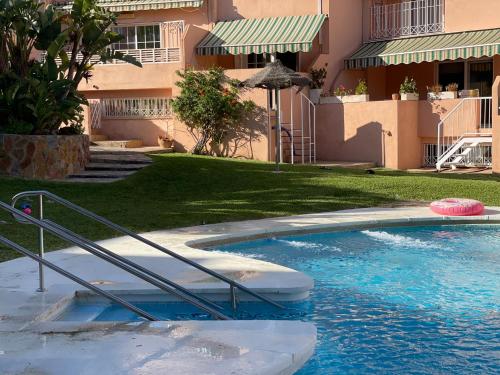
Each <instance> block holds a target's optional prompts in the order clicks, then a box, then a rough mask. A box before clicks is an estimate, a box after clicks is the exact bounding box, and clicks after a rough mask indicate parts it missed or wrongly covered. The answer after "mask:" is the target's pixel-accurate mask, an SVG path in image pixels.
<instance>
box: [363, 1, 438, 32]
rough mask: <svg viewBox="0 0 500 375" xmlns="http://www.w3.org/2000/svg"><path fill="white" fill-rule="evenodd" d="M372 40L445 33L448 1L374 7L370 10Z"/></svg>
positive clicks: (404, 2) (411, 2) (414, 2)
mask: <svg viewBox="0 0 500 375" xmlns="http://www.w3.org/2000/svg"><path fill="white" fill-rule="evenodd" d="M370 21H371V22H370V39H371V40H376V39H390V38H398V37H403V36H412V35H421V34H434V33H442V32H444V0H409V1H408V0H407V1H401V2H397V3H394V4H374V5H372V6H371V9H370Z"/></svg>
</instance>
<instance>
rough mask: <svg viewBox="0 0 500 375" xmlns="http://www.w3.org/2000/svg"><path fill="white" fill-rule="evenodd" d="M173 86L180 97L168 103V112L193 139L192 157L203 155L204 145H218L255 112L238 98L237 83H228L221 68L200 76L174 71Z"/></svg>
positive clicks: (205, 147) (248, 103) (191, 71)
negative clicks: (186, 128)
mask: <svg viewBox="0 0 500 375" xmlns="http://www.w3.org/2000/svg"><path fill="white" fill-rule="evenodd" d="M177 74H178V75H179V77H180V78H182V79H181V80H180V81H178V82H177V83H176V85H177V86H178V87H179V88H180V89H181V93H180V95H179V96H178V97H177V98H175V99H173V100H172V109H173V111H174V113H175V114H176V115H177V117H178V118H179V120H181V121H182V122H184V123H185V124H186V125H187V126H188V128H189V129H190V131H191V134H193V136H194V137H195V138H196V145H195V146H194V148H193V150H192V152H193V153H194V154H203V153H207V152H208V150H207V144H208V142H212V143H215V144H220V143H222V141H223V140H224V138H225V137H226V135H227V134H228V132H229V131H230V130H233V129H235V128H236V127H237V126H238V125H239V123H240V121H241V120H242V119H243V117H244V116H245V115H246V114H247V113H249V112H251V111H252V110H253V109H255V103H254V102H252V101H249V100H247V101H243V100H241V98H240V82H239V81H238V80H234V79H229V78H228V77H227V76H226V75H225V73H224V69H222V68H212V69H210V70H209V71H206V72H201V71H194V70H192V69H188V70H186V71H185V72H180V71H178V72H177Z"/></svg>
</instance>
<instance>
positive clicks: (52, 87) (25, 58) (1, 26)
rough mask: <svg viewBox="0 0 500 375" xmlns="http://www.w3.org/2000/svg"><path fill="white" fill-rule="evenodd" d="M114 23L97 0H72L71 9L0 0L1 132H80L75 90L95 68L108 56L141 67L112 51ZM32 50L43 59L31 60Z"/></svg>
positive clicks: (80, 101) (79, 108)
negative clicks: (40, 53) (67, 10)
mask: <svg viewBox="0 0 500 375" xmlns="http://www.w3.org/2000/svg"><path fill="white" fill-rule="evenodd" d="M115 21H116V15H114V14H113V13H110V12H108V11H106V10H104V9H102V8H100V7H98V6H97V0H74V2H73V6H72V9H71V11H70V12H63V11H59V10H57V9H55V8H54V7H53V6H52V5H45V4H44V2H39V1H37V0H0V116H2V120H3V121H2V122H0V133H17V134H56V133H57V132H58V129H59V128H60V127H61V126H62V125H69V127H70V128H71V130H69V129H65V130H63V132H68V131H71V132H73V131H80V130H79V129H80V125H81V122H82V119H83V116H82V105H86V104H87V100H86V99H85V97H84V96H83V95H82V94H80V93H79V92H78V90H77V89H78V85H79V83H80V82H81V81H82V80H83V79H88V78H90V77H91V70H92V68H93V66H94V65H95V64H96V63H97V62H98V61H101V62H106V61H109V60H112V59H118V60H124V61H126V62H129V63H132V64H135V65H138V66H140V64H139V63H138V62H137V61H136V60H135V59H133V58H131V57H129V56H124V55H123V54H121V53H119V52H116V51H114V50H112V48H111V46H112V44H113V43H115V42H117V41H119V40H121V39H122V37H121V36H120V35H118V34H117V33H115V32H112V31H110V26H111V25H113V24H114V23H115ZM35 50H38V51H40V52H42V53H44V55H45V57H44V59H43V60H42V61H39V60H35V59H33V57H32V56H33V55H34V53H33V52H34V51H35ZM66 51H72V54H68V53H67V52H66ZM95 56H98V57H99V59H97V60H98V61H94V62H91V61H90V59H91V58H92V57H95ZM77 57H78V58H77ZM75 124H76V125H75ZM78 124H80V125H78Z"/></svg>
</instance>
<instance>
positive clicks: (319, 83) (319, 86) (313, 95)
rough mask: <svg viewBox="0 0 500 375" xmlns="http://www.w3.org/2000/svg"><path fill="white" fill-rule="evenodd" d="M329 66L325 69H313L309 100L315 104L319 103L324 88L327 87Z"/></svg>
mask: <svg viewBox="0 0 500 375" xmlns="http://www.w3.org/2000/svg"><path fill="white" fill-rule="evenodd" d="M327 66H328V64H325V66H324V67H323V68H320V69H314V68H313V69H311V83H310V85H309V87H310V90H309V99H311V101H312V102H313V103H314V104H317V103H319V99H320V97H321V93H322V92H323V86H324V85H325V79H326V73H327V71H326V67H327Z"/></svg>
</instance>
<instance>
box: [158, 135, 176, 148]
mask: <svg viewBox="0 0 500 375" xmlns="http://www.w3.org/2000/svg"><path fill="white" fill-rule="evenodd" d="M173 145H174V140H173V139H172V138H171V137H170V136H169V135H168V134H165V135H164V136H163V135H159V136H158V146H160V147H161V148H172V146H173Z"/></svg>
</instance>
